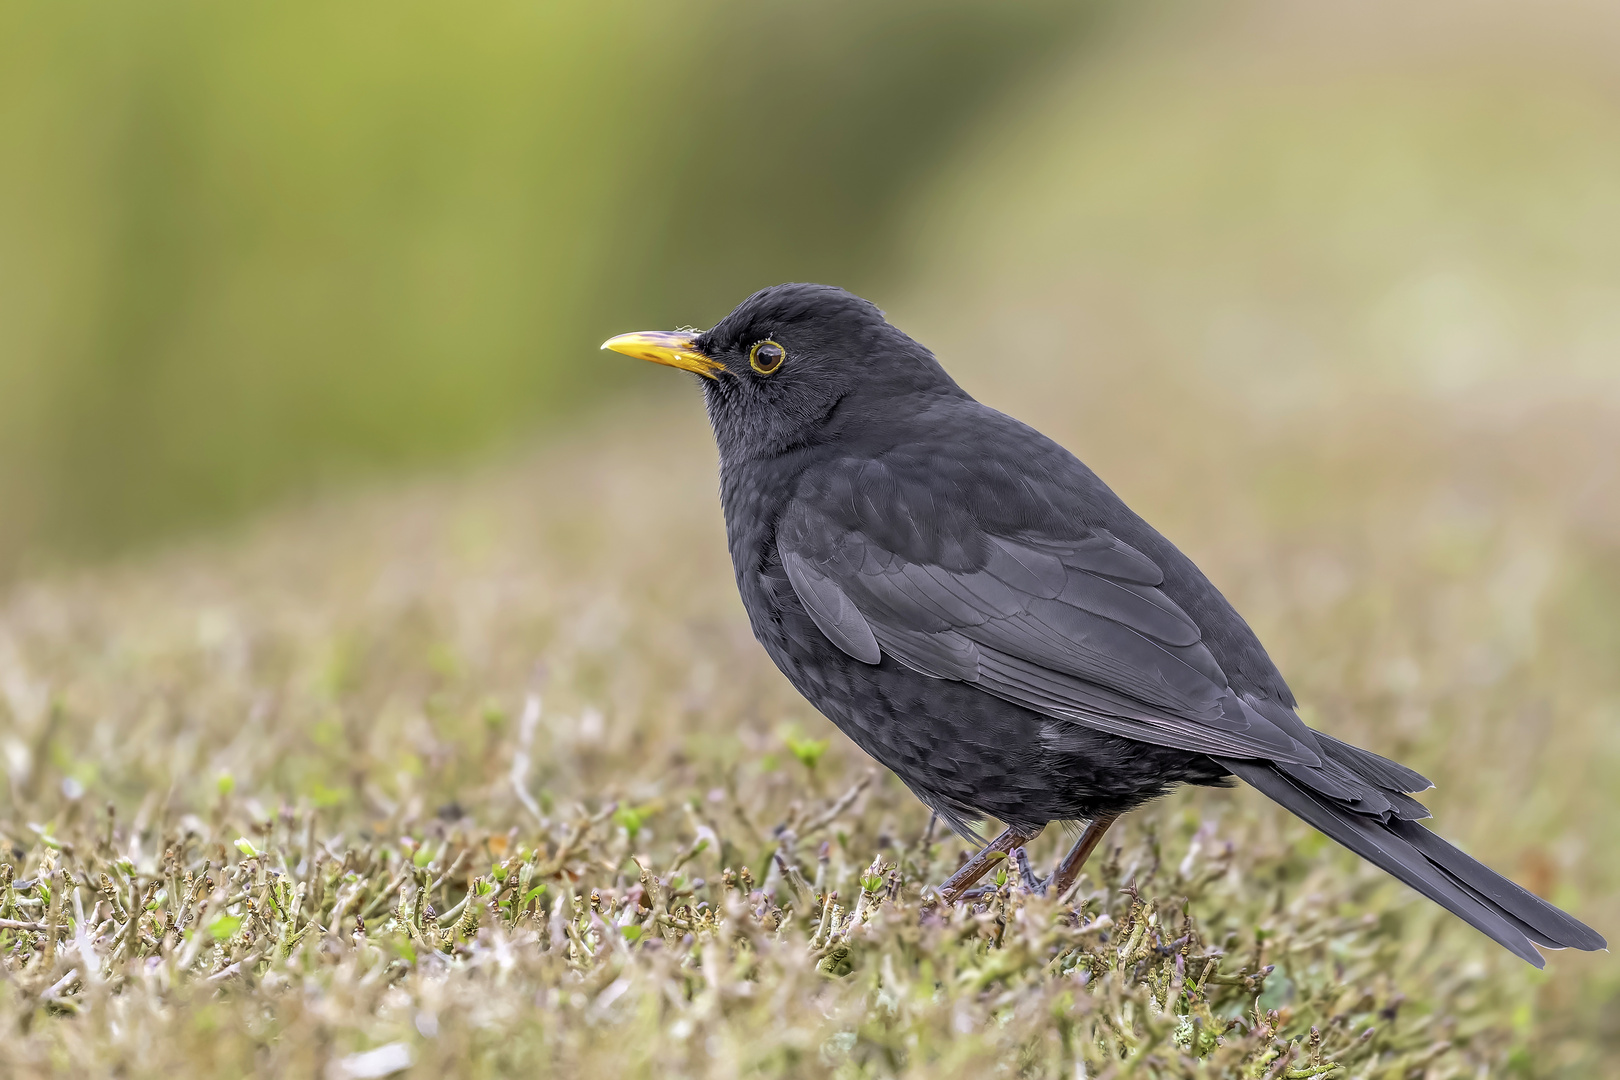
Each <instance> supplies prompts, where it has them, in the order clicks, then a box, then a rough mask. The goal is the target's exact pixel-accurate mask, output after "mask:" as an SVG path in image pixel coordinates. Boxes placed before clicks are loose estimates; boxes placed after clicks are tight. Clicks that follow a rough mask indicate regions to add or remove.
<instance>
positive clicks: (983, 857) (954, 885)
mask: <svg viewBox="0 0 1620 1080" xmlns="http://www.w3.org/2000/svg"><path fill="white" fill-rule="evenodd" d="M1040 833H1041V830H1040V829H1038V828H1037V829H1036V830H1035V831H1034V832H1029V833H1025V832H1019V831H1018V830H1017V829H1013V828H1008V829H1005V830H1003V832H1002V834H1001V835H1000V836H998V837H996V838H995V839H994V840H992V841H990V842H989V843H988V844H986V845H984V849H983V850H982V851H980V852H979V853H978V854H977V855H975V856H973V858H971V859H969V860H968V861H967V862H965V863H963V864H962V868H961V869H960V870H958V871H957V872H956V873H954V874H952V875H951V876H950V877H948V878H946V879H945V883H944V884H943V885H941V886H940V887H939V889H938V890H937V891H938V893H939V896H940V899H942V900H944V901H945V902H946V903H947V904H954V903H956V902H957V901H958V900H960V899H961V898H962V894H963V893H964V892H966V891H967V888H968V886H970V885H972V884H973V883H974V882H975V881H978V880H979V879H980V878H982V877H984V875H985V874H986V872H988V871H989V869H990V868H991V867H992V866H994V865H995V864H996V863H997V862H999V861H1000V859H999V858H998V856H1005V855H1006V854H1007V853H1008V852H1009V851H1011V850H1012V849H1013V848H1015V847H1022V846H1024V845H1025V844H1027V843H1029V842H1030V841H1031V840H1033V839H1035V838H1036V837H1037V836H1039V835H1040ZM1098 835H1099V836H1100V835H1101V834H1100V833H1099V834H1098ZM1082 839H1084V838H1083V837H1082ZM1087 850H1088V851H1089V850H1090V849H1089V848H1088V849H1087ZM1082 861H1084V856H1082Z"/></svg>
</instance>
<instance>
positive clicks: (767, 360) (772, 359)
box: [748, 339, 787, 375]
mask: <svg viewBox="0 0 1620 1080" xmlns="http://www.w3.org/2000/svg"><path fill="white" fill-rule="evenodd" d="M786 359H787V350H786V349H784V348H782V346H780V345H778V344H777V343H776V342H774V341H771V340H769V339H766V340H765V341H756V342H754V347H753V348H752V349H749V350H748V366H749V367H751V368H753V369H754V370H755V371H757V372H759V373H760V374H761V375H772V374H775V372H776V369H777V368H779V367H781V366H782V361H784V360H786Z"/></svg>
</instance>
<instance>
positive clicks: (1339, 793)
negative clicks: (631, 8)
mask: <svg viewBox="0 0 1620 1080" xmlns="http://www.w3.org/2000/svg"><path fill="white" fill-rule="evenodd" d="M603 348H605V349H612V350H614V351H616V352H621V353H625V354H627V355H630V356H634V357H639V358H641V359H644V360H651V361H654V362H656V363H660V364H668V365H670V366H671V367H677V368H681V369H684V370H686V371H690V372H694V373H695V374H697V375H699V376H701V377H702V378H701V383H702V386H703V396H704V402H705V404H706V405H707V406H708V413H709V421H710V423H711V425H712V426H713V428H714V436H715V441H716V443H718V445H719V450H720V498H721V504H722V506H723V508H724V510H725V517H726V535H727V538H728V541H729V544H730V548H731V560H732V565H733V567H734V568H735V570H736V576H737V588H738V589H739V590H740V591H741V593H742V600H743V605H744V606H745V607H746V608H747V610H748V617H749V620H750V621H751V622H752V624H753V630H754V635H755V636H756V637H757V638H758V639H759V641H760V643H761V644H762V645H764V646H765V651H766V652H767V653H769V654H770V657H771V659H772V660H773V661H775V663H776V666H777V667H778V668H780V669H781V670H782V673H783V674H785V675H786V676H787V677H788V679H789V680H790V681H791V682H792V683H793V685H794V687H796V688H797V689H798V691H799V692H800V693H801V694H803V695H804V696H805V697H806V698H808V699H809V700H810V702H811V704H813V705H815V707H816V708H817V709H819V710H820V711H821V712H822V713H824V714H825V715H826V716H827V717H828V718H829V719H830V720H832V722H833V723H835V724H837V725H838V727H839V728H841V729H842V730H843V731H844V732H845V734H847V735H848V736H849V737H850V738H851V739H853V740H855V742H856V744H858V745H859V746H860V747H861V749H863V750H865V751H866V752H867V753H868V754H870V755H872V757H874V758H876V759H877V760H878V761H880V762H881V763H883V765H885V766H887V767H888V768H890V769H892V770H893V771H894V772H895V774H896V775H898V776H899V777H900V779H901V780H903V781H904V782H905V783H906V785H907V786H908V787H909V788H910V789H911V790H912V791H913V792H914V793H916V795H917V797H918V798H919V799H921V800H922V801H923V802H924V803H925V804H927V805H928V806H929V807H930V808H931V809H932V810H933V811H934V812H935V813H937V814H939V815H940V816H941V817H942V818H944V819H945V820H946V821H947V822H948V823H950V824H951V825H952V826H953V827H954V828H955V829H957V831H958V832H960V833H962V834H963V835H966V836H970V837H971V836H973V835H974V833H973V830H972V827H971V825H970V824H969V823H970V822H971V821H973V820H975V819H979V818H983V817H987V816H988V817H994V818H996V819H998V820H1000V821H1001V822H1003V823H1004V824H1005V825H1006V831H1005V832H1003V833H1002V834H1001V835H1000V836H998V837H997V838H996V839H995V840H994V841H992V842H991V843H990V844H989V845H988V846H987V847H986V848H985V849H984V851H981V852H980V853H979V855H978V856H976V857H975V858H974V859H972V860H970V862H969V863H968V864H967V865H966V866H964V867H963V869H962V870H960V871H958V873H957V874H955V875H953V877H952V878H951V880H949V881H947V882H946V883H945V884H944V885H943V886H941V888H940V893H941V894H942V895H943V896H944V897H945V898H946V899H947V900H952V901H954V900H956V899H957V898H958V897H960V895H961V894H962V892H963V891H964V890H965V889H966V888H967V887H968V886H969V885H971V884H972V883H973V882H974V881H975V880H977V879H978V878H979V877H980V876H982V875H983V873H984V872H985V870H986V869H988V867H989V866H990V865H991V863H992V862H993V861H994V860H995V859H996V858H999V857H1000V855H999V853H1005V852H1010V851H1012V850H1013V849H1015V848H1017V847H1019V846H1021V845H1022V844H1024V843H1026V842H1027V841H1028V840H1029V839H1031V838H1033V837H1034V836H1035V835H1036V834H1037V833H1039V832H1040V831H1041V829H1042V828H1044V827H1045V826H1046V824H1047V823H1048V822H1052V821H1086V822H1088V823H1089V824H1088V825H1087V827H1086V829H1085V831H1084V832H1083V833H1082V834H1081V838H1080V840H1079V842H1078V843H1077V844H1076V845H1075V849H1074V850H1073V851H1071V852H1070V853H1069V855H1067V856H1066V857H1065V858H1064V859H1063V861H1062V862H1061V863H1060V864H1059V866H1058V868H1057V870H1056V871H1054V874H1053V876H1052V878H1051V879H1050V881H1049V883H1050V886H1051V887H1052V888H1055V889H1057V890H1058V893H1059V894H1060V895H1061V893H1062V892H1063V890H1065V889H1066V888H1067V887H1068V886H1069V885H1070V884H1071V883H1072V881H1073V880H1074V878H1075V876H1077V875H1078V873H1079V870H1080V866H1081V864H1082V863H1083V862H1084V861H1085V858H1086V856H1087V855H1088V854H1089V853H1090V850H1091V848H1092V847H1094V846H1095V845H1096V843H1097V841H1098V840H1099V839H1100V838H1101V836H1102V834H1103V832H1104V831H1105V830H1106V829H1107V828H1108V826H1109V825H1110V824H1111V823H1112V822H1113V821H1114V820H1115V819H1116V818H1117V817H1118V816H1119V815H1121V814H1123V813H1125V812H1126V811H1128V810H1130V809H1131V808H1132V807H1135V806H1138V805H1140V804H1141V803H1143V802H1145V801H1147V800H1148V799H1152V798H1154V797H1155V796H1158V795H1161V794H1163V793H1164V792H1165V791H1166V790H1167V789H1168V788H1170V787H1171V786H1173V785H1175V784H1205V785H1220V784H1224V783H1227V782H1229V779H1228V778H1229V777H1231V776H1234V775H1235V776H1237V777H1239V778H1241V779H1243V780H1245V781H1247V782H1248V783H1250V784H1252V785H1253V786H1255V787H1257V788H1259V789H1260V790H1261V791H1262V792H1264V793H1265V794H1266V795H1268V796H1269V797H1271V798H1272V799H1274V800H1275V801H1277V802H1279V803H1281V804H1282V805H1283V806H1285V807H1287V808H1288V809H1289V810H1291V811H1293V812H1294V813H1295V814H1297V815H1299V816H1300V817H1302V818H1304V819H1305V820H1306V821H1307V822H1309V823H1310V824H1311V825H1313V826H1315V827H1316V828H1317V829H1320V830H1321V831H1322V832H1324V833H1326V834H1327V835H1328V836H1330V837H1332V838H1333V839H1334V840H1337V841H1338V842H1339V843H1341V844H1343V845H1344V846H1345V847H1347V848H1349V849H1350V850H1351V851H1354V852H1355V853H1356V854H1358V855H1360V856H1361V857H1362V858H1365V859H1367V860H1369V861H1370V862H1372V863H1374V864H1375V865H1377V866H1380V867H1382V868H1383V869H1384V870H1386V871H1388V872H1389V873H1391V874H1393V875H1394V876H1395V877H1397V878H1399V879H1400V880H1402V881H1404V882H1406V883H1407V884H1408V885H1410V886H1412V887H1413V888H1414V889H1416V890H1417V891H1419V892H1420V893H1422V894H1423V895H1425V896H1427V897H1429V898H1430V899H1431V900H1434V901H1435V902H1436V903H1439V904H1441V905H1442V906H1444V907H1445V908H1447V909H1448V910H1450V911H1452V912H1454V913H1455V914H1457V915H1459V916H1460V917H1462V918H1463V919H1464V920H1466V921H1467V922H1468V923H1470V924H1472V925H1473V926H1475V927H1477V928H1478V929H1479V930H1481V931H1483V932H1484V933H1485V934H1486V935H1488V936H1489V937H1491V938H1492V939H1494V940H1496V941H1497V942H1500V943H1501V944H1502V945H1503V946H1505V947H1506V948H1507V949H1509V950H1511V951H1512V952H1514V953H1515V954H1517V955H1518V956H1521V957H1523V958H1524V959H1525V960H1528V961H1529V962H1530V963H1532V964H1535V965H1536V966H1537V967H1540V966H1541V965H1542V963H1543V960H1542V957H1541V955H1540V953H1538V952H1537V951H1536V948H1535V946H1537V945H1541V946H1546V947H1549V948H1560V947H1572V948H1577V949H1602V948H1604V947H1605V943H1604V940H1603V938H1602V937H1600V936H1599V935H1598V934H1597V933H1596V932H1594V931H1593V930H1592V929H1591V928H1589V927H1587V926H1585V925H1584V924H1582V923H1581V922H1579V921H1578V920H1576V919H1574V918H1572V917H1571V916H1569V915H1567V914H1565V913H1564V912H1562V911H1560V910H1559V909H1558V908H1556V907H1553V906H1552V905H1551V904H1548V903H1547V902H1546V901H1544V900H1542V899H1540V898H1539V897H1537V896H1535V895H1533V894H1531V893H1529V892H1526V891H1525V890H1524V889H1521V888H1520V887H1519V886H1517V885H1515V884H1513V882H1511V881H1508V880H1507V879H1506V878H1504V877H1501V876H1500V875H1498V874H1496V873H1495V872H1494V871H1492V870H1490V869H1489V868H1487V867H1486V866H1484V865H1482V864H1481V863H1479V862H1476V861H1475V860H1474V859H1472V858H1470V857H1469V856H1467V855H1465V854H1463V853H1462V852H1461V851H1458V850H1457V849H1456V848H1454V847H1452V846H1451V845H1450V844H1448V843H1446V842H1445V841H1444V840H1442V839H1441V838H1440V837H1438V836H1436V835H1435V834H1434V833H1432V832H1430V831H1429V830H1428V829H1426V828H1424V827H1423V826H1421V825H1419V824H1418V823H1417V821H1418V819H1419V818H1424V817H1427V816H1428V811H1427V810H1426V809H1424V807H1423V806H1422V804H1420V803H1419V802H1418V801H1417V800H1415V799H1413V798H1412V797H1411V793H1412V792H1417V791H1422V790H1424V789H1426V788H1428V787H1430V786H1431V785H1430V783H1429V781H1428V780H1426V779H1424V778H1423V777H1422V776H1420V775H1418V774H1417V773H1416V772H1414V771H1412V770H1411V769H1408V768H1406V767H1405V766H1404V765H1398V764H1396V763H1395V762H1393V761H1390V760H1388V759H1386V758H1383V757H1380V756H1379V755H1377V754H1374V753H1371V752H1369V751H1366V750H1362V749H1359V748H1357V747H1354V746H1351V745H1349V744H1348V743H1344V742H1340V741H1339V740H1338V739H1335V738H1333V737H1332V736H1331V735H1327V734H1324V733H1323V732H1320V731H1315V730H1313V729H1311V728H1308V727H1306V726H1305V724H1304V723H1303V722H1301V720H1300V719H1299V717H1298V716H1297V715H1295V712H1294V708H1295V701H1294V695H1293V694H1292V693H1291V692H1290V691H1289V689H1288V685H1287V684H1286V683H1285V682H1284V681H1283V677H1282V675H1281V674H1279V673H1278V671H1277V668H1276V666H1275V665H1274V664H1273V663H1272V662H1271V658H1270V657H1269V656H1267V655H1266V651H1265V649H1264V648H1262V647H1261V645H1260V642H1259V640H1258V639H1257V638H1256V637H1255V635H1254V632H1253V631H1252V630H1250V629H1249V626H1248V624H1247V623H1246V622H1244V621H1243V618H1242V616H1240V615H1239V614H1238V613H1237V612H1236V611H1235V610H1234V609H1233V608H1232V605H1231V604H1229V603H1227V601H1226V598H1225V597H1224V596H1222V595H1221V594H1220V592H1219V591H1218V590H1217V589H1216V588H1215V586H1214V585H1212V584H1210V582H1209V579H1208V578H1206V577H1204V575H1203V574H1202V573H1200V572H1199V570H1198V568H1197V567H1196V566H1194V565H1193V564H1192V561H1191V560H1189V559H1188V558H1187V557H1186V556H1185V555H1183V554H1182V553H1181V552H1180V551H1179V550H1177V549H1176V547H1175V545H1173V544H1171V543H1170V542H1169V541H1168V540H1166V539H1165V538H1164V537H1162V536H1160V535H1159V534H1158V533H1157V532H1156V531H1154V529H1153V527H1152V526H1150V525H1149V524H1148V523H1147V522H1145V521H1143V520H1142V519H1141V518H1140V517H1138V516H1137V515H1136V514H1135V513H1133V512H1132V511H1131V509H1130V508H1129V507H1128V506H1126V505H1125V503H1124V502H1122V501H1121V500H1120V498H1119V496H1117V495H1115V494H1114V493H1113V491H1111V490H1109V488H1108V486H1107V485H1105V484H1104V483H1103V482H1102V481H1101V480H1099V479H1098V478H1097V476H1096V474H1094V473H1093V472H1092V471H1091V470H1090V469H1088V468H1086V466H1085V465H1083V464H1081V463H1080V461H1079V460H1078V459H1076V458H1075V457H1074V455H1072V454H1070V453H1069V452H1068V451H1067V450H1065V449H1063V447H1061V446H1059V445H1058V444H1057V443H1055V442H1053V441H1052V440H1051V439H1048V438H1046V437H1045V436H1044V435H1042V434H1041V433H1040V432H1038V431H1035V430H1034V429H1032V428H1030V427H1027V426H1025V425H1024V424H1021V423H1019V422H1018V421H1017V420H1014V419H1012V418H1011V417H1009V416H1006V415H1004V414H1002V413H999V412H997V411H996V410H994V409H991V408H988V407H987V406H984V405H981V404H979V402H977V401H975V400H974V399H973V398H972V397H970V396H968V394H967V393H966V392H965V391H964V390H962V388H961V387H959V386H957V385H956V383H955V382H954V381H953V380H952V379H951V377H950V376H949V375H947V374H946V373H945V370H944V369H943V368H942V367H941V366H940V365H939V362H938V361H937V360H935V359H934V356H933V354H932V353H930V352H929V351H928V350H927V349H925V348H924V347H923V346H922V345H920V344H918V343H917V342H915V341H913V340H912V339H911V338H910V337H908V336H906V335H905V334H904V333H902V332H901V331H900V330H898V329H896V328H895V327H893V326H891V325H889V323H888V322H887V321H886V320H885V319H884V317H883V313H882V312H880V311H879V310H878V309H877V308H876V307H874V306H873V305H872V304H870V303H868V302H867V301H865V300H862V299H860V298H859V297H857V296H853V295H851V294H850V293H847V292H845V291H843V290H842V289H837V288H832V287H830V286H825V285H779V286H776V287H774V288H769V289H763V290H761V291H759V292H757V293H755V294H754V295H753V296H750V297H749V298H748V299H747V300H744V301H743V302H742V304H740V305H739V306H738V307H737V309H736V310H735V311H733V312H732V313H731V314H730V315H727V316H726V317H725V318H724V319H722V320H721V321H720V323H719V325H717V326H715V327H714V328H713V329H711V330H707V331H703V332H698V331H678V332H673V333H665V332H655V333H638V334H625V335H622V336H620V337H616V338H613V339H612V340H610V341H608V342H606V343H605V344H604V345H603Z"/></svg>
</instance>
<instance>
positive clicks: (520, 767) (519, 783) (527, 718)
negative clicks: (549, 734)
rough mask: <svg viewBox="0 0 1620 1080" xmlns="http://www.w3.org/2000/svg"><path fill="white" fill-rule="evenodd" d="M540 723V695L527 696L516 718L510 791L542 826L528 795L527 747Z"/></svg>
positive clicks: (537, 805)
mask: <svg viewBox="0 0 1620 1080" xmlns="http://www.w3.org/2000/svg"><path fill="white" fill-rule="evenodd" d="M539 723H540V695H539V694H533V693H531V694H529V695H528V696H527V697H525V698H524V699H523V715H522V716H520V717H519V718H518V747H517V753H516V754H514V755H512V791H513V793H514V794H515V795H517V797H518V802H520V803H522V804H523V805H524V806H525V807H527V808H528V811H529V813H531V814H533V815H534V820H535V821H537V822H540V823H541V824H544V823H545V822H544V819H543V818H542V817H541V816H540V805H539V804H538V803H536V802H535V801H534V796H533V795H530V794H529V747H530V746H532V745H533V744H534V729H535V728H536V727H537V726H539Z"/></svg>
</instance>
